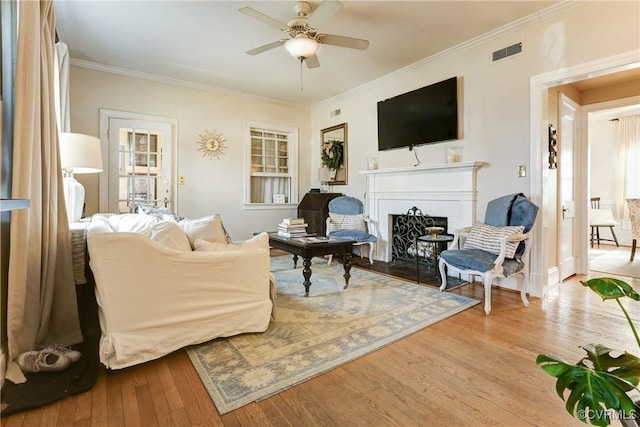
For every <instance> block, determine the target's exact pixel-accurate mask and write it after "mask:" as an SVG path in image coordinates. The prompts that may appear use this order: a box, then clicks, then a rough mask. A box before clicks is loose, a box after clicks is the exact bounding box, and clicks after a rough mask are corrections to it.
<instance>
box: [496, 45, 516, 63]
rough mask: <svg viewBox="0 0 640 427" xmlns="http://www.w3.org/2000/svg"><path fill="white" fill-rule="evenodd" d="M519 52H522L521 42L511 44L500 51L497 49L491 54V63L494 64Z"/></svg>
mask: <svg viewBox="0 0 640 427" xmlns="http://www.w3.org/2000/svg"><path fill="white" fill-rule="evenodd" d="M520 52H522V42H520V43H516V44H512V45H511V46H508V47H504V48H502V49H498V50H496V51H495V52H493V54H492V55H491V56H492V60H493V62H496V61H499V60H501V59H504V58H507V57H509V56H511V55H515V54H517V53H520Z"/></svg>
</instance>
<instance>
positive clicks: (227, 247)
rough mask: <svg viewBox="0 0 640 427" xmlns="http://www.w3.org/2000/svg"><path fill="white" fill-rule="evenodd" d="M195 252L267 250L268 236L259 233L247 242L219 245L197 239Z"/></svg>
mask: <svg viewBox="0 0 640 427" xmlns="http://www.w3.org/2000/svg"><path fill="white" fill-rule="evenodd" d="M194 248H195V250H196V251H207V252H218V251H234V250H238V249H241V250H242V249H269V235H268V234H267V233H264V232H263V233H260V234H257V235H255V236H253V237H252V238H250V239H249V240H245V241H244V242H240V243H231V244H227V243H219V242H208V241H206V240H203V239H197V240H196V241H195V244H194Z"/></svg>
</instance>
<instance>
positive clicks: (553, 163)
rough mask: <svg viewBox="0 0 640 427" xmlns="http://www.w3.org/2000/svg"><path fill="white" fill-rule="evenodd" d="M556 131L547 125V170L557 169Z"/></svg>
mask: <svg viewBox="0 0 640 427" xmlns="http://www.w3.org/2000/svg"><path fill="white" fill-rule="evenodd" d="M557 145H558V131H557V130H556V128H555V127H553V125H552V124H549V169H556V168H557V167H558V149H557Z"/></svg>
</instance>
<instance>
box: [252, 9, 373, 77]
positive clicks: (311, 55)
mask: <svg viewBox="0 0 640 427" xmlns="http://www.w3.org/2000/svg"><path fill="white" fill-rule="evenodd" d="M340 9H342V3H340V2H339V1H337V0H324V1H323V2H322V3H320V6H318V8H317V9H316V10H315V11H314V12H313V13H311V5H310V4H309V3H307V2H306V1H298V2H296V3H295V4H294V5H293V11H294V12H295V13H296V17H295V18H293V19H292V20H291V21H289V22H288V23H286V24H285V23H284V22H281V21H279V20H277V19H275V18H272V17H270V16H267V15H265V14H263V13H261V12H258V11H257V10H255V9H252V8H250V7H243V8H240V9H239V11H240V12H242V13H244V14H245V15H249V16H251V17H252V18H255V19H257V20H259V21H262V22H264V23H265V24H268V25H271V26H272V27H276V28H278V29H279V30H280V31H282V32H285V33H288V34H289V38H284V39H281V40H277V41H274V42H271V43H267V44H265V45H263V46H260V47H257V48H255V49H251V50H249V51H247V53H248V54H249V55H257V54H259V53H262V52H266V51H267V50H270V49H274V48H276V47H279V46H282V45H284V47H285V49H287V51H288V52H289V54H290V55H291V56H293V57H294V58H297V59H299V60H300V61H305V62H306V63H307V67H308V68H316V67H319V66H320V61H318V56H317V55H316V53H317V52H318V49H319V48H320V45H321V44H327V45H332V46H340V47H347V48H350V49H359V50H365V49H366V48H367V47H368V46H369V41H368V40H363V39H356V38H352V37H345V36H337V35H334V34H322V33H320V32H319V31H318V29H317V28H318V27H320V26H321V25H322V24H324V23H325V22H327V21H328V20H329V19H330V18H331V17H332V16H333V15H335V14H336V13H338V11H339V10H340Z"/></svg>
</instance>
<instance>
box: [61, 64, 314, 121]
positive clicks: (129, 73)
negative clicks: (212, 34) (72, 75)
mask: <svg viewBox="0 0 640 427" xmlns="http://www.w3.org/2000/svg"><path fill="white" fill-rule="evenodd" d="M71 65H74V66H76V67H80V68H86V69H88V70H94V71H102V72H105V73H111V74H117V75H121V76H125V77H133V78H136V79H142V80H149V81H154V82H159V83H165V84H169V85H173V86H181V87H187V88H189V89H195V90H201V91H205V92H213V93H219V94H221V95H227V96H236V97H240V98H246V99H251V100H254V101H262V102H270V103H273V104H279V105H285V106H288V107H293V108H298V109H302V110H309V109H310V106H308V105H304V104H297V103H294V102H286V101H283V100H281V99H275V98H268V97H265V96H258V95H253V94H250V93H246V92H240V91H235V90H231V89H224V88H221V87H217V86H211V85H204V84H200V83H194V82H190V81H187V80H180V79H174V78H171V77H163V76H159V75H156V74H151V73H144V72H141V71H135V70H130V69H127V68H120V67H113V66H110V65H104V64H99V63H97V62H93V61H85V60H82V59H73V58H72V59H71Z"/></svg>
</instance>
